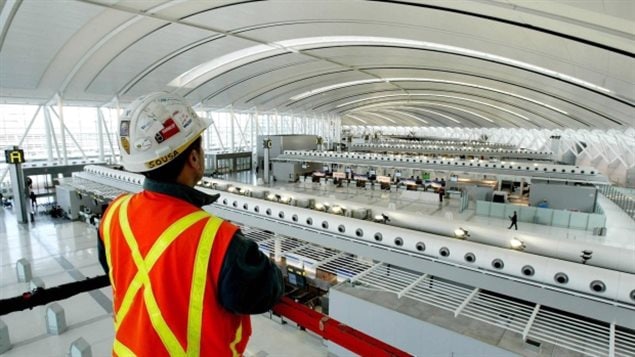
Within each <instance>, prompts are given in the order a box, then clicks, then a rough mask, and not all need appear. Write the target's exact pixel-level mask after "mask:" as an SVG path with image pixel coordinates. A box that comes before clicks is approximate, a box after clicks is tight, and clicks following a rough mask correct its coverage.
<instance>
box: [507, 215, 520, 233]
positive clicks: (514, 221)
mask: <svg viewBox="0 0 635 357" xmlns="http://www.w3.org/2000/svg"><path fill="white" fill-rule="evenodd" d="M509 219H511V220H512V223H511V224H510V225H509V227H507V229H512V227H515V228H516V230H518V223H517V222H518V215H516V211H514V215H513V216H509Z"/></svg>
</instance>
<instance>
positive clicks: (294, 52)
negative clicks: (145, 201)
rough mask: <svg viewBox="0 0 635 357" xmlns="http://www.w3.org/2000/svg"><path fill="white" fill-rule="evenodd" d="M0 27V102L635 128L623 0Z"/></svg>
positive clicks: (93, 4)
mask: <svg viewBox="0 0 635 357" xmlns="http://www.w3.org/2000/svg"><path fill="white" fill-rule="evenodd" d="M0 19H2V20H3V23H2V24H0V26H1V28H2V34H1V36H0V46H1V47H0V100H1V101H2V102H36V103H45V102H48V101H50V100H53V99H55V98H56V94H59V95H60V96H61V97H62V98H63V99H64V102H65V103H78V104H82V103H84V104H91V105H95V104H97V105H103V104H106V103H114V102H113V100H115V101H117V100H118V101H120V103H121V104H124V105H125V104H126V103H127V102H129V101H131V100H132V99H134V98H135V97H137V96H138V95H141V94H144V93H147V92H149V91H154V90H167V91H173V92H176V93H179V94H182V95H184V96H186V98H187V99H189V100H190V101H191V102H192V103H193V104H199V105H201V106H203V107H214V108H218V107H221V108H224V107H232V108H234V109H236V110H242V109H251V108H258V110H263V111H269V110H277V111H279V112H294V113H297V112H300V111H303V112H308V113H311V114H312V113H317V114H319V113H332V114H337V115H340V116H341V117H342V123H343V124H360V123H362V121H360V120H359V119H361V120H364V121H367V122H368V123H381V124H382V125H396V126H398V125H415V126H417V125H418V126H439V125H443V126H459V127H460V126H466V127H522V128H590V129H592V128H600V129H611V128H616V129H620V130H621V129H623V128H628V127H633V126H635V123H634V121H635V109H634V103H635V90H634V88H635V61H634V56H633V53H634V52H635V25H634V24H635V22H634V19H635V2H632V1H601V0H587V1H557V2H555V1H539V2H537V1H520V0H506V1H487V2H482V1H462V0H456V1H440V0H439V1H348V0H342V1H309V0H306V1H303V0H297V1H165V0H161V1H136V0H135V1H133V0H128V1H116V0H74V1H62V0H50V1H38V0H23V1H15V0H13V1H6V2H4V3H3V6H2V13H0ZM426 79H433V80H434V81H426ZM459 82H460V83H459ZM351 83H353V84H352V85H349V84H351ZM389 94H401V95H402V97H397V96H393V97H384V98H377V97H379V96H382V95H383V96H385V95H389ZM351 102H352V103H351ZM404 102H405V103H404ZM346 103H348V104H347V105H342V104H346ZM369 105H378V106H377V107H370V108H366V107H367V106H369ZM362 117H366V119H364V118H362ZM355 118H357V119H355Z"/></svg>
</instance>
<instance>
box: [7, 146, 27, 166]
mask: <svg viewBox="0 0 635 357" xmlns="http://www.w3.org/2000/svg"><path fill="white" fill-rule="evenodd" d="M4 157H5V160H6V161H7V164H22V163H24V150H22V149H11V150H5V151H4Z"/></svg>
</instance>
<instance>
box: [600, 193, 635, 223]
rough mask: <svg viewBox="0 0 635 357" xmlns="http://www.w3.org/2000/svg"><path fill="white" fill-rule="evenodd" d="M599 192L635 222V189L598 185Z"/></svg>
mask: <svg viewBox="0 0 635 357" xmlns="http://www.w3.org/2000/svg"><path fill="white" fill-rule="evenodd" d="M596 186H597V188H598V190H600V192H601V193H602V194H603V195H604V196H606V198H608V199H609V200H611V201H613V203H615V204H616V205H618V206H619V207H620V208H621V209H622V210H623V211H624V212H626V214H627V215H629V216H630V217H631V218H632V219H633V220H635V189H632V188H625V187H617V186H611V185H596Z"/></svg>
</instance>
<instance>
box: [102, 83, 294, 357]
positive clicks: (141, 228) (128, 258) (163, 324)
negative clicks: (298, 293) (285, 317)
mask: <svg viewBox="0 0 635 357" xmlns="http://www.w3.org/2000/svg"><path fill="white" fill-rule="evenodd" d="M208 125H209V123H208V121H206V120H205V119H204V118H200V117H199V116H197V115H196V113H195V112H194V110H193V109H192V108H191V107H190V106H189V104H188V103H187V102H186V101H185V100H184V99H183V98H181V97H178V96H175V95H172V94H167V93H162V92H160V93H152V94H149V95H146V96H143V97H140V98H138V99H137V100H136V101H134V102H133V103H132V104H131V105H130V107H129V108H128V109H126V111H125V112H124V113H123V115H122V116H121V117H120V119H119V126H118V133H117V134H118V135H117V136H118V137H119V146H120V150H121V158H122V163H123V166H124V168H125V169H126V170H128V171H131V172H138V173H142V174H143V175H145V177H146V179H145V182H144V184H143V191H141V192H139V193H136V194H129V195H122V196H120V197H118V198H116V199H115V200H114V201H113V202H111V204H110V205H109V207H108V209H107V210H106V212H105V213H104V215H103V217H102V220H101V224H100V227H99V238H100V239H99V242H98V243H99V245H98V250H99V260H100V263H101V264H102V266H103V267H104V270H106V271H107V272H108V274H109V276H110V282H111V284H112V289H113V304H114V318H115V340H114V346H113V355H118V356H124V355H125V356H129V355H137V356H143V355H146V356H149V355H151V356H163V355H165V356H167V355H170V356H185V355H187V356H198V355H204V356H238V355H242V353H243V351H244V350H245V347H246V344H247V340H248V339H249V336H250V334H251V323H250V318H249V314H257V313H262V312H265V311H267V310H269V309H271V307H272V306H273V305H274V304H275V303H276V302H277V301H278V299H279V298H280V296H281V294H282V292H283V280H282V274H281V272H280V270H279V269H278V268H277V267H276V266H275V264H273V263H272V262H271V261H270V260H269V259H268V258H267V257H266V256H265V255H264V254H262V253H261V252H260V251H259V250H258V246H257V244H256V243H254V242H253V241H251V240H248V239H246V238H245V237H244V236H243V235H242V233H241V232H240V231H239V230H238V228H237V227H236V226H235V225H233V224H231V223H229V222H227V221H223V220H221V219H220V218H218V217H215V216H213V215H211V214H209V213H207V212H206V211H204V210H203V209H201V207H202V206H205V205H209V204H211V203H213V202H214V201H215V200H216V199H218V196H219V195H213V196H210V195H207V194H205V193H203V192H201V191H198V190H196V189H194V186H195V185H196V183H197V182H198V181H199V180H200V179H201V178H202V177H203V172H204V170H205V164H204V162H205V160H204V153H203V149H202V147H201V134H202V132H203V131H204V130H205V129H206V128H207V127H208Z"/></svg>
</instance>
